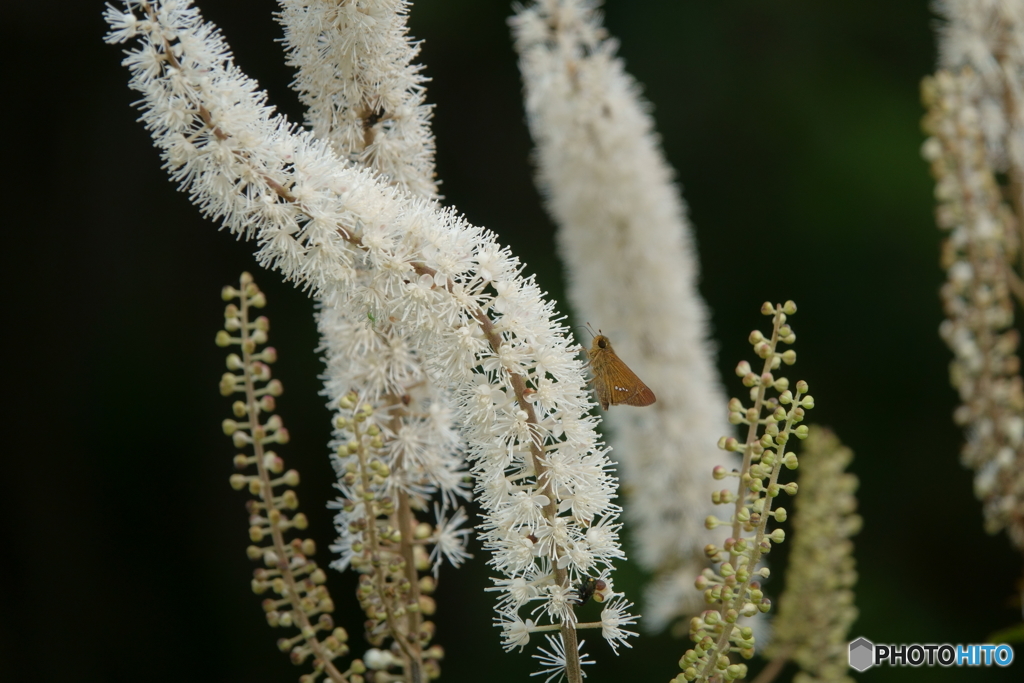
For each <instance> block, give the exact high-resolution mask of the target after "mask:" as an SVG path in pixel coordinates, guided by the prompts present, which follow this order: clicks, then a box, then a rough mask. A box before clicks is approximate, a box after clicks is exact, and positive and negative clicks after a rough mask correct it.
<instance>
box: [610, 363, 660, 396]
mask: <svg viewBox="0 0 1024 683" xmlns="http://www.w3.org/2000/svg"><path fill="white" fill-rule="evenodd" d="M615 360H616V361H617V362H615V363H609V364H608V368H607V371H606V372H605V383H606V385H607V387H608V396H609V403H611V405H613V406H617V405H619V404H621V403H625V404H626V405H628V406H638V407H643V406H649V405H651V404H652V403H654V402H655V401H656V400H657V398H656V397H655V396H654V392H653V391H651V389H650V387H648V386H647V385H646V384H644V383H643V382H642V381H641V380H640V378H639V377H637V376H636V373H634V372H633V371H632V370H630V369H629V367H628V366H627V365H626V364H625V363H623V362H622V360H621V359H619V358H618V357H616V359H615Z"/></svg>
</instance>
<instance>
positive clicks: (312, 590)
mask: <svg viewBox="0 0 1024 683" xmlns="http://www.w3.org/2000/svg"><path fill="white" fill-rule="evenodd" d="M222 298H223V299H224V300H225V301H234V300H238V303H237V304H235V303H229V304H228V306H227V307H226V308H225V310H224V329H223V330H221V331H220V332H219V333H218V334H217V339H216V341H217V345H218V346H221V347H231V346H237V347H239V350H240V351H241V355H239V354H237V353H232V354H230V355H229V356H228V358H227V366H228V370H229V372H226V373H225V374H224V375H223V377H222V378H221V382H220V391H221V394H222V395H224V396H231V395H234V394H238V393H240V394H242V395H243V397H244V400H237V401H235V403H234V404H233V406H232V412H233V414H234V417H235V418H236V419H228V420H224V423H223V429H224V433H225V434H226V435H228V436H230V437H231V439H232V441H233V442H234V445H235V447H236V448H238V449H240V450H241V449H248V450H251V453H239V454H238V455H236V456H235V460H234V462H235V467H236V468H237V469H239V470H251V468H253V467H255V470H256V472H255V473H254V474H253V473H250V474H242V473H239V474H233V475H232V476H231V480H230V481H231V486H232V488H234V489H235V490H242V489H248V491H249V492H250V493H251V494H252V495H254V496H256V498H255V499H254V500H250V501H248V502H247V503H246V508H247V509H248V511H249V525H250V526H249V539H250V540H251V541H252V543H253V545H250V546H249V547H248V549H247V551H246V552H247V554H248V555H249V558H250V559H252V560H262V562H263V564H264V565H265V566H264V568H261V569H257V570H256V571H255V572H253V580H252V590H253V592H255V593H257V594H262V593H266V592H267V591H272V592H273V593H275V594H276V595H278V596H280V597H279V598H278V599H273V598H267V599H266V600H264V601H263V609H264V611H265V612H266V614H267V623H269V624H270V625H271V626H273V627H294V628H297V629H299V633H298V635H295V636H292V637H290V638H281V639H279V640H278V641H277V646H278V648H279V649H280V650H281V651H282V652H288V653H289V655H290V657H291V660H292V662H293V663H294V664H302V663H303V662H305V661H306V660H307V659H309V657H312V658H313V672H312V673H311V674H306V675H303V676H302V677H301V678H300V681H302V683H314V682H315V681H316V680H317V678H319V677H320V676H321V675H326V676H327V677H328V678H329V679H330V680H332V681H335V683H348V682H349V681H355V680H357V676H358V674H361V673H362V672H363V671H364V669H363V666H362V662H360V661H359V660H355V661H354V662H353V663H352V665H351V666H350V667H349V668H348V669H347V670H345V671H341V670H339V669H338V668H337V667H336V666H335V664H334V660H335V659H336V658H337V657H339V656H342V655H345V654H347V653H348V650H349V648H348V645H347V644H346V643H347V641H348V634H347V633H346V632H345V629H343V628H341V627H335V625H334V620H333V619H332V618H331V616H330V613H331V612H333V611H334V602H333V601H332V600H331V597H330V594H329V593H328V591H327V587H326V586H324V585H323V584H324V582H325V581H326V580H327V577H326V575H325V574H324V571H323V570H322V569H320V568H319V567H318V566H317V564H316V562H315V561H313V560H312V559H311V557H312V556H313V555H314V554H315V553H316V544H315V543H314V542H313V540H312V539H308V538H307V539H300V538H295V539H293V540H292V541H290V542H289V541H286V540H285V535H286V534H287V533H289V531H290V530H292V529H295V530H299V531H302V530H304V529H305V528H306V527H307V525H308V522H307V520H306V516H305V515H304V514H303V513H301V512H295V510H297V509H298V506H299V500H298V497H297V496H296V494H295V491H294V490H293V489H292V488H291V487H294V486H297V485H298V483H299V473H298V472H297V471H296V470H288V471H287V472H285V471H284V461H283V460H282V459H281V458H280V457H279V456H278V455H277V453H275V452H274V451H271V450H267V448H266V447H267V446H268V445H273V444H285V443H288V441H289V436H288V430H287V429H285V427H284V425H283V424H282V422H281V418H280V417H278V416H277V415H272V413H273V412H274V409H275V404H276V401H275V397H277V396H280V395H281V393H282V391H283V389H282V385H281V382H280V381H279V380H276V379H271V377H270V365H271V364H272V363H274V361H275V360H276V359H277V352H276V351H275V350H274V348H273V347H271V346H263V345H265V344H266V342H267V332H268V330H269V327H270V324H269V322H268V320H267V318H266V317H265V316H260V317H258V318H256V319H255V320H253V319H251V317H250V315H251V311H252V309H253V308H263V307H264V306H265V305H266V297H265V296H264V294H263V293H262V292H261V291H260V290H259V288H258V287H257V286H256V283H255V282H253V280H252V276H251V275H249V273H242V277H241V278H240V281H239V287H238V288H235V287H225V288H224V290H223V293H222ZM261 347H262V348H261ZM268 416H269V417H268ZM239 420H242V421H241V422H240V421H239ZM275 489H277V490H275ZM289 514H290V516H289Z"/></svg>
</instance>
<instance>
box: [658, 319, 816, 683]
mask: <svg viewBox="0 0 1024 683" xmlns="http://www.w3.org/2000/svg"><path fill="white" fill-rule="evenodd" d="M761 313H762V314H764V315H766V316H771V317H772V332H771V334H770V335H769V336H767V337H766V336H765V335H763V334H762V333H761V332H760V331H758V330H754V331H753V332H751V334H750V338H749V341H750V343H751V345H752V346H753V349H754V353H755V354H756V355H757V356H758V357H759V358H761V359H763V361H764V365H763V367H762V369H761V372H760V373H756V372H754V371H753V370H752V368H751V366H750V363H748V362H747V361H742V362H740V363H739V364H738V365H737V366H736V374H737V375H738V376H739V377H741V378H742V379H743V385H744V386H746V387H749V388H750V405H749V407H748V406H745V405H744V404H743V402H742V401H741V400H740V399H738V398H733V399H732V400H730V401H729V420H730V422H732V423H733V424H745V425H747V436H746V439H745V441H744V442H740V441H739V440H738V439H736V438H734V437H726V436H723V437H722V438H721V439H719V442H718V445H719V448H721V449H723V450H725V451H729V452H736V453H742V454H743V464H742V466H741V468H740V470H739V471H736V470H732V471H729V470H728V469H727V468H726V467H724V466H721V465H719V466H717V467H715V468H714V470H713V473H712V474H713V477H714V479H716V480H719V481H721V480H725V479H728V478H731V477H734V478H736V479H737V486H736V489H735V491H730V490H729V489H722V490H721V491H716V492H715V493H714V494H713V495H712V502H713V503H715V504H716V505H730V504H731V505H732V506H733V512H732V515H731V518H730V519H726V520H722V519H719V518H717V517H715V516H714V515H711V516H709V517H708V518H707V520H706V521H705V524H706V526H707V527H708V528H709V529H716V528H719V527H725V528H728V529H729V531H730V535H729V537H728V538H727V539H726V540H725V543H724V544H723V545H722V547H718V546H716V545H713V544H710V545H708V546H707V547H706V548H705V553H706V554H707V556H708V559H710V560H711V561H712V562H714V563H716V564H719V567H718V569H717V571H716V570H714V569H705V570H704V572H703V573H702V574H701V575H700V576H699V577H698V578H697V581H696V583H695V586H696V588H697V589H698V590H700V591H702V592H703V594H704V602H705V603H706V605H707V609H706V610H705V611H704V612H703V613H702V614H701V615H700V616H696V617H693V619H691V621H690V637H691V638H692V639H693V641H694V642H695V643H696V646H695V647H694V648H693V649H691V650H687V651H686V653H685V654H684V655H683V657H682V659H681V660H680V662H679V666H680V668H682V669H683V672H682V673H681V674H679V676H677V677H676V680H677V681H701V683H703V682H705V681H709V682H714V683H719V682H721V681H733V680H739V679H742V678H745V677H746V674H747V666H746V664H743V663H736V662H733V661H732V659H731V658H730V655H731V654H732V653H734V652H735V653H737V654H739V655H740V656H741V657H743V658H744V659H749V658H750V657H752V656H753V655H754V630H753V628H751V627H750V626H745V625H741V619H742V618H749V617H753V616H755V615H756V614H758V613H759V612H761V613H764V612H768V611H769V610H770V609H771V601H770V600H769V599H768V598H766V597H765V595H764V592H763V591H762V590H761V584H760V581H759V580H758V579H761V578H766V577H767V576H768V575H769V571H768V568H767V567H762V566H759V565H760V562H761V558H762V557H763V556H764V555H765V554H767V553H769V552H771V549H772V545H773V544H776V543H782V542H783V541H784V540H785V538H786V535H785V532H784V531H783V530H782V529H781V528H775V529H773V530H771V531H769V529H768V523H769V520H771V519H772V518H774V519H775V521H777V522H784V521H786V517H787V511H786V509H785V508H783V507H777V508H775V509H772V505H773V501H774V499H775V498H776V497H778V495H779V494H780V493H782V492H783V491H785V492H786V493H787V494H788V495H790V496H793V495H796V492H797V488H798V487H797V483H796V482H788V483H785V484H782V483H780V481H779V475H780V474H781V473H782V470H783V469H784V468H785V469H789V470H793V469H796V468H797V466H798V464H799V463H798V460H797V457H796V454H795V453H793V452H792V451H788V452H787V451H786V448H787V447H788V444H789V442H790V439H791V438H792V437H797V438H799V439H804V438H806V437H807V434H808V429H807V426H806V425H799V424H798V423H800V422H801V421H802V420H803V419H804V416H805V414H806V411H807V410H810V409H811V408H813V407H814V399H813V398H812V397H811V396H810V395H808V394H807V391H808V386H807V383H806V382H804V381H803V380H801V381H799V382H797V383H796V387H795V389H796V391H795V392H793V391H790V388H789V387H790V383H789V380H788V379H787V378H786V377H776V376H775V375H774V371H776V370H778V369H779V367H781V365H782V364H783V363H785V364H786V365H792V364H793V363H795V362H796V352H795V351H793V350H792V349H789V350H787V351H780V350H779V348H778V347H779V345H780V344H787V345H788V344H792V343H794V342H795V341H796V335H795V334H794V333H793V330H792V328H791V327H790V325H789V324H788V323H787V322H786V321H787V318H788V317H789V316H791V315H793V314H794V313H796V304H794V303H793V302H792V301H787V302H786V303H785V304H776V305H774V306H773V305H772V304H771V303H769V302H765V304H764V305H763V306H762V307H761ZM769 391H771V392H772V394H773V395H769ZM774 394H777V395H774Z"/></svg>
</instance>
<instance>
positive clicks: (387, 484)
mask: <svg viewBox="0 0 1024 683" xmlns="http://www.w3.org/2000/svg"><path fill="white" fill-rule="evenodd" d="M395 419H396V418H395V415H394V414H393V411H389V410H375V409H374V407H373V406H372V405H371V404H369V403H361V402H360V401H359V400H358V396H357V395H356V394H355V393H354V392H352V393H349V394H346V395H345V396H342V397H341V399H340V400H339V401H338V413H337V417H336V418H335V422H334V426H335V428H336V429H335V435H336V437H338V438H337V441H336V444H337V446H336V450H335V458H334V465H335V469H336V470H337V472H338V488H339V489H340V490H341V492H342V498H341V499H340V500H339V501H338V502H336V503H334V505H336V506H337V507H339V508H340V511H339V513H338V516H337V517H336V518H335V526H336V527H337V528H338V530H339V532H340V533H341V538H339V539H338V544H337V545H336V546H333V547H332V549H334V550H337V551H339V552H340V553H341V555H342V559H341V560H339V561H337V562H336V563H334V564H332V566H336V565H337V568H339V569H343V568H344V565H350V566H351V567H352V568H353V569H355V570H356V571H358V572H359V573H360V576H359V588H358V591H357V595H358V597H359V602H360V605H361V606H362V608H363V611H364V612H365V613H366V616H367V621H366V634H367V638H368V639H369V642H370V644H371V645H374V646H375V647H377V648H379V647H381V646H383V645H385V642H386V641H388V640H390V644H389V645H388V649H387V650H376V649H375V650H371V651H370V652H369V653H367V656H366V665H367V666H368V667H370V668H371V669H375V670H377V671H378V675H382V674H383V675H385V676H386V678H385V679H384V680H403V681H410V682H416V683H418V682H420V681H424V680H432V679H435V678H437V677H439V676H440V673H441V669H440V664H439V661H440V660H441V659H442V658H443V657H444V650H443V649H442V648H441V646H439V645H431V644H430V641H431V640H432V638H433V636H434V631H435V626H434V623H433V622H431V621H429V620H427V619H426V618H425V617H429V616H431V615H433V614H434V611H435V609H436V603H435V602H434V599H433V598H432V597H431V595H430V594H431V593H433V592H434V589H435V587H436V581H435V579H434V577H433V576H430V575H429V574H428V575H426V576H422V577H421V576H420V573H421V572H426V571H428V570H429V569H430V567H431V562H430V557H429V555H428V553H427V550H426V547H425V546H426V545H427V544H428V543H431V542H432V541H433V540H434V539H435V529H434V527H433V526H431V525H430V524H427V523H418V522H417V521H416V519H415V517H414V516H413V511H412V506H411V504H410V500H411V499H410V497H409V496H408V494H407V493H406V492H405V491H403V489H402V482H401V481H396V480H397V479H400V478H401V477H399V476H397V475H398V474H400V473H401V471H402V470H401V463H392V465H389V464H388V461H389V460H390V458H389V451H388V443H387V442H388V439H387V435H388V432H387V431H386V427H382V422H383V423H386V422H391V421H393V420H395ZM371 653H372V654H371ZM385 672H386V673H385Z"/></svg>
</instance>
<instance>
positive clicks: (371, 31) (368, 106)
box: [278, 0, 469, 680]
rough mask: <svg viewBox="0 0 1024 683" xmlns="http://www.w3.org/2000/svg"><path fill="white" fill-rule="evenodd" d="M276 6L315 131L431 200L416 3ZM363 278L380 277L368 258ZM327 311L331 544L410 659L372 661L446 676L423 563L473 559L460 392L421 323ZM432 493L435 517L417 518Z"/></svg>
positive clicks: (376, 627) (363, 599) (372, 620)
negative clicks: (428, 349) (454, 391)
mask: <svg viewBox="0 0 1024 683" xmlns="http://www.w3.org/2000/svg"><path fill="white" fill-rule="evenodd" d="M281 10H282V11H281V13H280V14H279V15H278V18H279V20H280V22H281V24H282V25H283V27H284V32H285V39H284V43H285V47H286V49H287V51H288V57H289V63H290V64H291V65H292V66H295V67H297V69H298V72H297V74H296V77H295V80H294V82H293V84H292V85H293V87H295V88H296V89H297V90H298V91H299V96H300V99H301V100H302V102H303V103H304V104H306V105H307V107H308V109H307V111H306V120H307V122H308V123H309V124H310V125H311V127H312V128H313V132H314V134H315V135H316V136H317V137H318V138H320V139H321V140H324V141H327V142H328V143H329V144H330V145H331V147H332V148H333V150H334V152H335V153H336V154H337V155H338V156H339V157H341V158H343V159H350V160H351V161H352V162H353V163H354V164H355V165H358V166H362V167H364V168H366V169H368V170H370V171H371V172H373V173H375V174H376V176H377V178H378V179H379V180H380V181H381V182H384V183H388V184H391V185H395V186H398V187H401V188H403V189H406V190H408V191H409V192H411V193H412V194H418V195H420V196H423V197H434V196H435V194H436V185H435V183H434V161H433V160H434V150H433V144H434V143H433V137H432V136H431V133H430V129H429V126H428V121H429V118H430V108H429V107H428V106H427V105H425V104H424V102H423V86H422V81H423V78H422V77H420V76H419V75H418V71H419V67H417V66H415V65H413V64H412V60H413V59H414V58H415V56H416V53H417V52H418V48H417V46H416V45H415V44H414V43H413V42H412V41H411V40H410V39H409V37H408V35H407V30H406V28H405V19H406V10H407V5H406V4H405V3H403V2H394V1H393V0H380V1H374V0H368V1H367V2H363V3H361V4H359V5H358V6H357V4H356V3H347V4H343V3H338V2H330V1H328V0H281ZM355 277H356V278H357V279H359V280H361V281H363V282H364V283H369V282H370V280H371V279H372V276H371V274H370V273H369V272H368V271H366V270H365V269H360V270H357V273H356V275H355ZM321 304H322V302H321ZM320 309H321V310H320V312H319V314H318V315H317V323H318V327H319V329H320V333H321V340H322V341H321V349H322V350H323V351H324V352H325V359H326V361H327V373H326V376H325V390H324V393H326V394H327V396H328V397H329V399H330V405H331V407H332V408H334V409H335V410H336V411H337V414H336V415H335V420H334V426H335V440H334V442H333V446H334V447H335V453H334V455H332V459H333V461H334V465H335V469H336V470H337V472H338V478H339V482H338V485H337V486H338V488H339V489H340V490H341V492H342V496H341V498H340V499H339V500H337V501H335V502H333V503H332V504H331V505H332V507H335V508H337V509H338V510H339V512H338V513H337V515H336V517H335V526H336V528H337V530H338V534H339V538H338V540H337V542H336V543H335V544H334V545H333V546H332V549H333V550H335V551H336V552H338V553H339V554H340V557H339V558H338V560H336V561H335V562H334V563H333V564H332V565H331V566H332V567H334V568H336V569H339V570H344V569H345V568H346V567H348V566H350V565H351V566H353V567H355V568H357V569H358V570H359V571H360V572H361V573H362V575H361V576H360V582H361V584H360V591H359V598H360V603H361V604H362V605H363V607H364V610H365V611H366V613H367V616H368V617H369V621H368V622H367V632H368V633H370V634H371V639H372V641H373V644H375V645H384V639H385V638H387V637H389V636H390V637H393V638H394V639H395V642H396V643H397V645H398V646H399V650H400V651H401V654H402V657H400V658H391V659H390V660H388V659H380V660H379V662H378V664H379V666H378V667H377V668H378V669H379V670H382V671H384V670H386V671H388V673H389V674H390V675H396V673H397V671H396V669H398V668H401V669H402V671H403V672H404V673H405V674H407V675H409V676H410V677H411V680H421V679H422V677H423V675H424V674H426V675H428V676H432V675H434V674H436V673H438V671H437V668H438V663H437V661H436V659H437V656H436V655H439V654H440V652H441V651H440V650H438V649H437V648H432V649H427V647H426V645H427V640H426V637H425V635H424V634H430V633H432V632H433V628H432V627H433V624H430V623H429V622H425V621H423V619H424V616H429V615H430V614H431V613H432V612H433V611H434V607H435V604H434V602H433V600H432V599H431V598H430V597H429V596H427V595H425V594H424V593H425V592H427V589H428V588H429V589H430V590H432V589H433V588H434V586H435V582H434V581H423V580H421V577H420V575H419V572H420V571H425V570H427V569H430V568H432V569H433V572H434V577H435V579H436V577H437V574H438V568H439V566H440V563H441V559H442V558H448V559H449V560H451V561H452V563H453V564H456V565H458V564H459V563H460V562H461V561H462V560H463V559H464V558H466V557H468V553H467V552H466V550H465V544H466V539H467V537H468V535H469V529H462V528H459V527H460V526H461V525H462V524H464V523H465V522H466V520H467V517H466V515H465V513H464V512H463V511H462V509H461V508H459V509H458V510H455V511H454V512H452V511H451V510H450V509H449V508H454V507H455V506H457V505H458V504H459V502H460V501H459V499H460V498H464V497H468V495H469V490H468V487H467V486H466V485H465V482H464V479H465V478H466V477H465V476H464V475H466V474H467V473H465V472H464V469H465V467H466V466H465V462H464V460H463V457H462V454H463V452H464V450H465V449H464V444H463V443H462V440H461V439H460V438H459V436H458V433H457V431H456V430H455V428H454V422H453V419H454V410H453V409H452V403H451V400H452V395H451V393H450V392H448V391H445V390H443V389H442V388H440V387H439V386H437V384H436V383H435V382H434V381H433V380H432V379H431V377H430V375H429V373H428V372H427V371H426V368H425V367H424V358H423V355H422V353H420V352H419V350H418V349H417V347H416V339H415V334H414V333H412V334H410V333H408V332H406V331H403V330H402V329H401V328H400V327H399V326H396V325H394V324H392V323H391V322H390V321H389V320H385V319H381V320H377V319H375V318H373V316H372V314H370V315H369V316H368V315H367V314H366V313H365V311H363V310H361V309H360V307H359V306H352V305H348V304H347V303H344V302H343V303H341V304H340V305H327V306H324V305H321V306H320ZM367 496H370V497H372V498H373V500H372V501H367V500H366V498H367ZM435 498H438V499H440V502H439V503H438V502H434V504H433V510H434V519H433V520H432V521H433V522H434V525H433V526H432V525H430V524H428V523H426V522H425V521H421V520H423V519H424V517H426V516H429V514H430V510H431V501H433V500H434V499H435ZM414 516H415V517H414ZM396 534H397V540H396ZM427 544H433V549H432V551H431V553H430V556H429V557H428V556H427V552H426V546H427ZM431 653H433V654H435V657H433V658H431V657H429V656H425V654H426V655H429V654H431Z"/></svg>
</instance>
